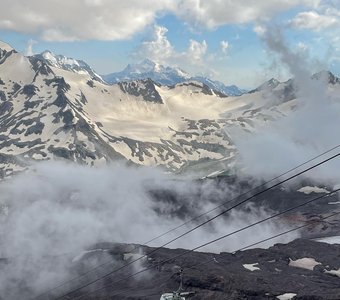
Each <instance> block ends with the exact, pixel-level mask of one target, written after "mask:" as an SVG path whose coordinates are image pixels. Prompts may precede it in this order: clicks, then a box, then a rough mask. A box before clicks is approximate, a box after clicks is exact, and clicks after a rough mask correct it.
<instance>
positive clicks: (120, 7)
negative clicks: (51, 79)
mask: <svg viewBox="0 0 340 300" xmlns="http://www.w3.org/2000/svg"><path fill="white" fill-rule="evenodd" d="M1 4H2V7H3V9H1V11H0V20H1V21H0V28H1V29H8V30H14V31H18V32H24V33H31V34H36V35H39V36H40V37H42V38H43V39H44V40H47V41H73V40H88V39H95V40H120V39H126V38H130V37H131V36H132V35H133V34H135V33H136V32H139V31H141V30H143V29H144V27H145V26H146V25H148V24H150V23H152V22H153V21H154V19H155V18H156V16H157V13H158V12H161V11H163V10H165V9H171V8H173V6H174V3H173V2H172V1H170V0H148V1H142V2H141V1H136V0H129V1H118V0H85V1H84V0H73V1H65V0H61V1H60V0H50V1H42V0H32V1H29V2H27V1H24V0H18V1H15V2H13V1H10V0H4V1H2V2H1Z"/></svg>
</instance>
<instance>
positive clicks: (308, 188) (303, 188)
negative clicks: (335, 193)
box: [297, 186, 329, 195]
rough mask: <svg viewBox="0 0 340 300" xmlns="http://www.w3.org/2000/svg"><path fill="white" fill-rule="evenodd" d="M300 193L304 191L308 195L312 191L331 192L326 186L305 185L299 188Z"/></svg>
mask: <svg viewBox="0 0 340 300" xmlns="http://www.w3.org/2000/svg"><path fill="white" fill-rule="evenodd" d="M297 191H298V192H300V193H304V194H306V195H309V194H311V193H317V194H321V193H325V194H326V193H329V191H328V190H326V189H325V188H320V187H317V186H304V187H302V188H300V189H298V190H297Z"/></svg>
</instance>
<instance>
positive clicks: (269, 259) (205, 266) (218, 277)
mask: <svg viewBox="0 0 340 300" xmlns="http://www.w3.org/2000/svg"><path fill="white" fill-rule="evenodd" d="M135 248H136V245H124V244H109V243H103V244H98V245H96V246H95V247H94V248H93V249H92V250H91V251H87V252H84V253H82V254H80V255H79V256H77V257H76V258H75V257H74V258H72V257H71V256H70V268H73V269H74V270H77V271H78V272H80V273H82V272H84V270H86V269H84V267H85V265H86V264H87V263H89V262H90V261H91V260H92V261H95V260H97V261H98V260H99V261H107V254H109V255H110V256H111V260H112V264H113V266H114V268H118V267H119V266H122V265H124V264H126V263H128V262H130V261H132V260H133V259H136V258H137V257H139V255H138V254H132V253H131V250H133V249H135ZM139 249H140V251H142V253H145V254H146V255H147V258H146V259H143V260H142V261H141V262H140V263H139V264H138V267H133V265H131V266H129V267H127V268H124V269H123V270H122V271H120V272H119V273H115V274H113V275H111V276H108V277H106V278H105V279H104V280H102V281H99V282H96V284H94V285H92V286H90V287H88V288H85V289H82V290H80V291H77V292H74V293H71V294H69V295H68V296H67V297H68V299H78V298H81V299H84V300H90V299H91V300H95V299H117V300H118V299H120V300H122V299H130V300H133V299H136V300H137V299H139V300H156V299H157V300H158V299H159V298H160V296H161V295H162V294H163V293H171V292H172V291H176V290H177V289H178V287H179V285H180V277H179V275H178V274H179V270H180V269H183V275H182V276H183V286H182V290H183V291H184V292H190V293H191V294H190V296H187V297H186V298H185V299H193V300H194V299H196V300H201V299H202V300H203V299H205V300H209V299H214V300H219V299H221V300H222V299H231V300H234V299H235V300H249V299H252V300H269V299H272V300H277V299H281V300H283V299H285V300H287V299H288V300H289V299H294V300H307V299H308V300H310V299H317V300H326V299H327V300H331V299H334V300H335V299H339V297H340V287H339V280H340V278H339V277H340V271H339V270H340V262H339V259H338V253H339V251H340V245H336V244H334V245H330V244H326V243H320V242H315V241H310V240H303V239H298V240H295V241H293V242H290V243H288V244H276V245H274V246H272V247H270V248H269V249H259V248H257V249H251V250H245V251H237V252H235V253H233V254H232V253H223V252H222V253H220V254H213V253H202V252H192V253H189V254H186V255H184V256H182V257H179V258H176V259H172V260H171V259H170V258H172V257H174V256H178V255H181V254H182V253H184V252H185V251H186V250H183V249H174V250H171V249H166V248H163V249H161V250H159V251H157V252H155V253H151V251H152V250H153V248H148V247H143V246H141V247H140V248H139ZM148 253H150V254H149V255H148ZM56 260H57V258H56ZM165 260H167V262H166V263H160V262H162V261H165ZM112 264H111V265H110V268H109V266H107V265H106V266H105V265H104V267H103V268H101V269H99V270H97V272H96V274H93V273H92V274H91V273H90V274H88V276H87V278H86V280H85V281H84V278H83V279H82V282H78V283H77V284H75V282H73V283H72V284H74V285H73V288H75V286H79V285H80V284H81V283H82V284H84V282H90V281H91V280H93V279H95V278H98V277H99V276H100V275H102V274H105V273H106V272H108V271H109V270H111V268H112ZM144 268H150V270H149V271H148V272H145V273H141V274H140V275H138V276H136V277H135V276H133V277H130V278H129V275H131V274H133V273H136V272H138V271H140V270H143V269H144ZM124 278H126V279H124ZM122 279H124V280H122ZM116 282H117V283H116ZM72 284H71V285H68V287H67V289H66V291H70V290H72ZM63 288H65V286H64V287H63ZM97 290H98V291H97ZM66 291H65V290H64V291H63V290H62V289H60V288H59V289H57V290H54V291H53V293H51V294H50V295H49V296H50V297H52V299H53V297H54V298H55V297H57V296H58V295H61V294H63V293H66ZM46 297H47V296H46V295H45V298H41V299H47V298H46ZM49 299H50V298H49Z"/></svg>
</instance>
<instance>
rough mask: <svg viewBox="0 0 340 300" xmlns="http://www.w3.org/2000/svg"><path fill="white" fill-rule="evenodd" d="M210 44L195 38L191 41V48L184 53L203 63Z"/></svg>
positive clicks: (190, 58)
mask: <svg viewBox="0 0 340 300" xmlns="http://www.w3.org/2000/svg"><path fill="white" fill-rule="evenodd" d="M207 49H208V45H207V43H206V41H205V40H203V41H202V42H201V43H200V42H198V41H195V40H190V41H189V48H188V51H187V52H186V53H184V55H185V56H186V57H187V58H188V59H189V60H190V61H191V62H192V63H199V64H202V63H203V61H204V56H205V54H206V52H207Z"/></svg>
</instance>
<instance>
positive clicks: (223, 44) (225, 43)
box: [220, 41, 229, 53]
mask: <svg viewBox="0 0 340 300" xmlns="http://www.w3.org/2000/svg"><path fill="white" fill-rule="evenodd" d="M220 47H221V50H222V52H223V53H227V50H228V48H229V43H228V41H221V42H220Z"/></svg>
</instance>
